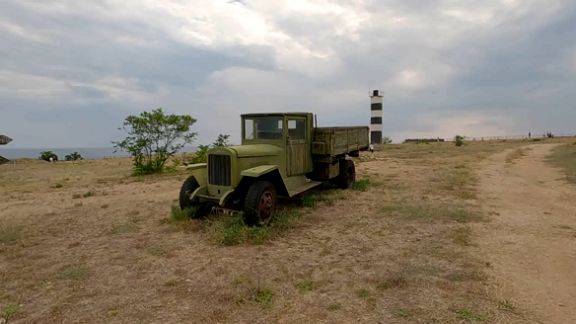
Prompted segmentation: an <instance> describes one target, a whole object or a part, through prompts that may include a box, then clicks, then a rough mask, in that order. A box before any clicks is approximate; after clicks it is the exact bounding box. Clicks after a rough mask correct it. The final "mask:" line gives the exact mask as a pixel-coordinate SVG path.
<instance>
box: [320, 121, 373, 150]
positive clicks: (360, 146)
mask: <svg viewBox="0 0 576 324" xmlns="http://www.w3.org/2000/svg"><path fill="white" fill-rule="evenodd" d="M368 132H369V129H368V127H319V128H315V129H314V140H313V142H312V154H314V155H341V154H347V153H350V152H354V151H362V150H366V149H367V148H368V145H369V144H368Z"/></svg>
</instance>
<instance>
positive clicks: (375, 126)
mask: <svg viewBox="0 0 576 324" xmlns="http://www.w3.org/2000/svg"><path fill="white" fill-rule="evenodd" d="M370 144H382V96H381V95H380V91H379V90H374V91H372V95H371V96H370Z"/></svg>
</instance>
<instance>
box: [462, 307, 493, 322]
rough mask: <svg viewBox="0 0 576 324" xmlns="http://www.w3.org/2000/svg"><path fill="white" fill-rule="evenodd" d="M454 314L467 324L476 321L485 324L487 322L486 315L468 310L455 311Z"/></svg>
mask: <svg viewBox="0 0 576 324" xmlns="http://www.w3.org/2000/svg"><path fill="white" fill-rule="evenodd" d="M454 313H456V318H458V319H461V320H464V321H467V322H474V321H478V322H483V321H485V320H486V315H484V314H480V313H476V312H474V311H473V310H471V309H468V308H462V309H457V310H455V311H454Z"/></svg>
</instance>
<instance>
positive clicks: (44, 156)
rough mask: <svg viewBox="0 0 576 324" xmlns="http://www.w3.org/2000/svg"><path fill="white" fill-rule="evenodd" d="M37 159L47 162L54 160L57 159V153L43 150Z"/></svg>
mask: <svg viewBox="0 0 576 324" xmlns="http://www.w3.org/2000/svg"><path fill="white" fill-rule="evenodd" d="M39 159H40V160H44V161H47V162H56V161H58V155H56V153H54V152H52V151H44V152H41V153H40V157H39Z"/></svg>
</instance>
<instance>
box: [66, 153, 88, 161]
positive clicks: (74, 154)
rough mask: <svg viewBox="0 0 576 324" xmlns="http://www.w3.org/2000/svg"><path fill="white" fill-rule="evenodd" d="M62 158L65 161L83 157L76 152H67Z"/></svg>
mask: <svg viewBox="0 0 576 324" xmlns="http://www.w3.org/2000/svg"><path fill="white" fill-rule="evenodd" d="M64 159H65V160H66V161H78V160H84V158H83V157H82V155H81V154H80V153H78V152H74V153H72V154H68V155H66V156H65V157H64Z"/></svg>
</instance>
